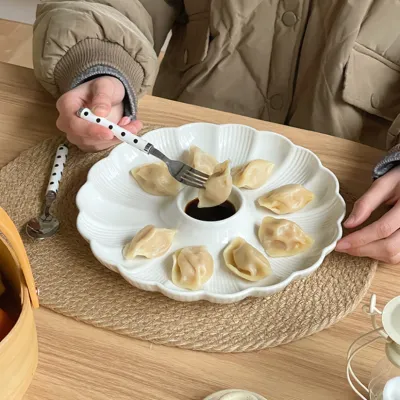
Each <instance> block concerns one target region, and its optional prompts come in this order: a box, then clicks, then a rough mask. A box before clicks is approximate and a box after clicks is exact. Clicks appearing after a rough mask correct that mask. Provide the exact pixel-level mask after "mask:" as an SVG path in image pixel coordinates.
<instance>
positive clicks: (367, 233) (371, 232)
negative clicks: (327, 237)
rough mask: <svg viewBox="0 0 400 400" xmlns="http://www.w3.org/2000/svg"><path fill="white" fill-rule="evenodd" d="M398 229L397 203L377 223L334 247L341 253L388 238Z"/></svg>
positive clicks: (399, 221)
mask: <svg viewBox="0 0 400 400" xmlns="http://www.w3.org/2000/svg"><path fill="white" fill-rule="evenodd" d="M399 228H400V203H397V204H396V205H395V206H394V207H393V208H392V209H390V210H389V211H388V212H387V213H386V214H385V215H384V216H383V217H381V218H380V219H379V220H378V221H376V222H373V223H372V224H371V225H368V226H366V227H365V228H363V229H360V230H359V231H357V232H353V233H351V234H350V235H348V236H346V237H345V238H344V239H342V240H340V241H339V242H338V244H337V246H336V250H338V251H343V250H348V249H350V248H355V247H361V246H365V245H367V244H368V243H371V242H375V241H377V240H381V239H385V238H387V237H389V236H390V235H392V233H394V232H395V231H397V230H398V229H399Z"/></svg>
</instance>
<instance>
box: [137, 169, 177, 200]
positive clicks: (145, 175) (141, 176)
mask: <svg viewBox="0 0 400 400" xmlns="http://www.w3.org/2000/svg"><path fill="white" fill-rule="evenodd" d="M131 174H132V176H133V177H134V178H135V180H136V182H137V183H138V184H139V186H140V187H141V188H142V189H143V190H144V191H145V192H147V193H149V194H152V195H154V196H176V195H177V194H178V192H179V190H180V189H181V185H180V183H179V182H178V181H177V180H176V179H174V178H173V177H172V176H171V174H170V173H169V171H168V168H167V166H166V164H165V163H163V162H161V163H153V164H144V165H140V166H139V167H136V168H133V169H132V170H131Z"/></svg>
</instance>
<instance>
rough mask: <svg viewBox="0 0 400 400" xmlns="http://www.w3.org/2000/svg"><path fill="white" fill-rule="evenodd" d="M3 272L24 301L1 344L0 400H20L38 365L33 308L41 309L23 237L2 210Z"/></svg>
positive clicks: (0, 245)
mask: <svg viewBox="0 0 400 400" xmlns="http://www.w3.org/2000/svg"><path fill="white" fill-rule="evenodd" d="M0 270H1V273H2V275H3V276H4V277H5V278H6V280H7V282H8V283H9V284H10V285H11V287H12V289H13V290H14V291H15V292H16V294H18V295H19V297H20V301H21V311H20V314H19V315H18V319H17V321H16V323H15V325H14V326H13V328H12V329H11V331H10V332H9V333H8V334H7V335H6V336H5V337H4V339H3V340H1V341H0V371H1V373H0V399H7V400H21V399H22V398H23V396H24V394H25V392H26V391H27V389H28V387H29V385H30V384H31V382H32V379H33V375H34V373H35V370H36V367H37V363H38V342H37V335H36V326H35V320H34V317H33V308H37V307H38V306H39V301H38V297H37V293H36V289H35V283H34V280H33V275H32V270H31V267H30V264H29V260H28V257H27V255H26V252H25V248H24V246H23V243H22V240H21V237H20V236H19V233H18V231H17V229H16V227H15V225H14V224H13V222H12V221H11V219H10V217H9V216H8V215H7V214H6V212H5V211H4V210H3V209H2V208H0ZM21 272H22V274H21Z"/></svg>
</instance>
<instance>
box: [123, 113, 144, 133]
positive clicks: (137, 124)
mask: <svg viewBox="0 0 400 400" xmlns="http://www.w3.org/2000/svg"><path fill="white" fill-rule="evenodd" d="M127 121H128V123H127ZM118 125H120V126H123V127H124V128H125V129H126V130H127V131H129V132H132V133H133V134H135V135H137V134H138V133H139V132H140V130H141V129H142V128H143V124H142V122H141V121H138V120H135V121H131V119H130V118H129V117H123V118H122V119H121V121H120V122H119V123H118Z"/></svg>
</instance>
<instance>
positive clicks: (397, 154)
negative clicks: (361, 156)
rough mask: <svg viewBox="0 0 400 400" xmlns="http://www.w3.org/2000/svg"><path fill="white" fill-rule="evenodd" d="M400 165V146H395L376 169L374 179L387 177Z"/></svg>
mask: <svg viewBox="0 0 400 400" xmlns="http://www.w3.org/2000/svg"><path fill="white" fill-rule="evenodd" d="M398 165H400V144H398V145H396V146H394V147H393V148H392V149H391V150H390V151H389V153H388V154H387V155H386V156H385V157H384V158H383V159H382V160H381V161H379V163H378V164H377V165H376V167H375V168H374V179H378V178H380V177H381V176H383V175H385V174H386V173H387V172H389V171H390V170H391V169H392V168H394V167H397V166H398Z"/></svg>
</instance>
